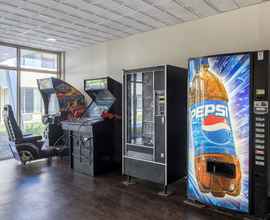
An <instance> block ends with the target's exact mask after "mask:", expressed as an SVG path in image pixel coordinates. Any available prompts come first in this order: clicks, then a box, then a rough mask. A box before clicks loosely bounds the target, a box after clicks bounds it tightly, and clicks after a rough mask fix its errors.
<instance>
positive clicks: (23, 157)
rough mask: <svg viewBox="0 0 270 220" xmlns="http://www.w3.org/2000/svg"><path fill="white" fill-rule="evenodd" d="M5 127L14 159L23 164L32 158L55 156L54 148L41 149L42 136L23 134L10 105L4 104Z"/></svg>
mask: <svg viewBox="0 0 270 220" xmlns="http://www.w3.org/2000/svg"><path fill="white" fill-rule="evenodd" d="M3 117H4V123H5V127H6V130H7V133H8V137H9V147H10V149H11V152H12V154H13V156H14V158H15V159H17V160H19V161H21V162H22V163H23V164H24V165H25V164H26V163H27V162H29V161H33V160H38V159H42V158H48V157H50V156H55V155H56V151H55V149H53V148H52V149H46V150H45V149H42V146H43V144H44V141H43V140H42V136H33V135H32V134H23V133H22V130H21V129H20V127H19V126H18V124H17V122H16V120H15V117H14V113H13V110H12V107H11V106H10V105H5V106H4V109H3Z"/></svg>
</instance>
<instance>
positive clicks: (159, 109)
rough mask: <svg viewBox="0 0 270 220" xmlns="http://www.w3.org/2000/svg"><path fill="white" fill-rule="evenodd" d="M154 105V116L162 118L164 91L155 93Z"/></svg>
mask: <svg viewBox="0 0 270 220" xmlns="http://www.w3.org/2000/svg"><path fill="white" fill-rule="evenodd" d="M155 97H156V100H155V103H156V108H155V110H156V112H155V113H156V116H164V115H165V91H164V90H156V91H155Z"/></svg>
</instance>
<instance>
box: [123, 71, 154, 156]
mask: <svg viewBox="0 0 270 220" xmlns="http://www.w3.org/2000/svg"><path fill="white" fill-rule="evenodd" d="M153 83H154V81H153V72H147V73H134V74H128V75H127V90H126V103H127V106H126V108H127V112H126V114H127V115H126V116H127V154H128V156H132V157H140V158H141V159H147V160H153V149H154V117H153V113H154V105H153V101H154V99H153Z"/></svg>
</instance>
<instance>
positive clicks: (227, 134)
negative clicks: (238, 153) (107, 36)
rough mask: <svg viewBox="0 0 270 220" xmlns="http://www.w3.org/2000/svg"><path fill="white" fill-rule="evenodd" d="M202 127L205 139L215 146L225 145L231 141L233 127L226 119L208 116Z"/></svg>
mask: <svg viewBox="0 0 270 220" xmlns="http://www.w3.org/2000/svg"><path fill="white" fill-rule="evenodd" d="M201 126H202V132H203V134H204V135H205V137H206V138H207V139H208V140H209V141H211V142H213V143H215V144H225V143H227V142H228V141H230V140H231V134H232V132H231V127H230V125H229V124H228V122H227V120H226V118H224V117H220V116H216V115H208V116H207V117H205V118H204V119H203V120H202V125H201Z"/></svg>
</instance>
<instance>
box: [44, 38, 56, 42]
mask: <svg viewBox="0 0 270 220" xmlns="http://www.w3.org/2000/svg"><path fill="white" fill-rule="evenodd" d="M46 41H48V42H55V41H56V39H55V38H47V39H46Z"/></svg>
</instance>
